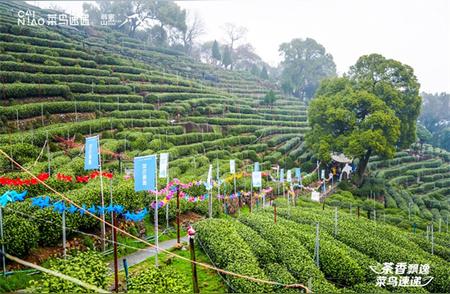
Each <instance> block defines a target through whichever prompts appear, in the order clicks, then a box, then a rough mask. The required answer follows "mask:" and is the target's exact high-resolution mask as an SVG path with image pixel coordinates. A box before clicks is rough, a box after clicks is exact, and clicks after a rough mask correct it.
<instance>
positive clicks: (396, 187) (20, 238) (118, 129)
mask: <svg viewBox="0 0 450 294" xmlns="http://www.w3.org/2000/svg"><path fill="white" fill-rule="evenodd" d="M27 8H30V9H33V10H35V11H36V13H37V14H38V15H46V14H47V13H51V12H52V11H50V10H43V9H39V8H36V7H33V6H30V5H28V4H26V3H20V4H19V3H18V2H9V1H2V0H0V81H1V83H2V84H1V93H0V95H1V99H0V150H2V152H3V151H4V152H5V153H6V154H7V156H9V157H11V158H12V159H14V161H15V162H17V163H18V164H19V165H21V166H23V167H24V168H25V169H27V170H29V171H30V172H31V173H33V174H34V175H41V176H42V175H44V176H45V175H46V173H49V178H48V179H46V183H47V184H48V185H50V186H51V187H53V188H54V189H56V190H57V191H58V192H60V193H63V194H64V196H66V197H68V198H69V199H70V200H71V201H73V202H74V203H77V204H79V205H84V206H83V207H84V209H85V210H87V211H89V212H90V210H89V209H92V211H94V212H95V211H97V212H99V211H100V208H99V207H101V205H102V203H101V199H100V194H101V193H104V194H105V195H106V196H105V199H106V200H105V202H107V203H106V205H110V206H112V204H113V203H114V204H118V205H121V206H122V208H123V212H124V214H125V211H126V212H132V213H137V212H142V211H144V210H143V209H145V212H147V209H148V213H147V214H146V215H145V218H144V219H141V220H140V221H136V222H134V221H129V219H125V217H124V214H123V215H121V216H120V218H119V222H118V223H119V224H118V227H120V228H121V229H123V230H126V231H127V232H129V233H130V234H131V235H133V236H134V237H135V238H141V241H142V239H145V240H146V241H145V242H147V241H148V242H154V232H153V230H154V229H155V228H154V226H153V224H154V220H153V213H154V212H155V208H154V207H152V206H151V205H152V204H153V202H154V201H155V199H156V197H155V195H154V194H150V195H149V193H145V192H135V191H134V186H133V181H132V180H130V176H131V174H132V171H131V169H132V168H133V158H134V157H137V156H142V155H151V154H161V153H168V154H169V167H170V168H169V177H168V179H163V180H162V181H160V180H158V181H160V182H159V183H158V188H159V189H163V188H165V187H166V185H167V186H168V187H169V188H171V187H172V186H169V185H168V183H169V182H170V181H171V180H173V179H175V178H177V179H179V180H180V181H181V182H182V183H186V185H185V186H186V187H183V188H180V187H178V186H177V187H176V188H175V189H176V191H177V193H176V195H177V196H176V197H178V196H179V194H180V192H182V193H183V195H185V197H184V196H181V197H182V198H181V199H182V200H181V206H180V212H181V214H182V215H183V217H186V220H185V222H184V225H186V224H188V223H190V222H196V223H195V225H194V227H195V228H196V230H197V231H198V240H199V241H200V242H201V243H199V245H200V247H199V248H197V250H198V254H200V256H199V259H200V260H201V261H202V262H207V263H208V264H211V265H214V266H216V267H218V268H220V269H223V270H226V271H229V272H232V273H235V274H236V275H244V276H246V277H247V278H238V277H236V275H235V276H233V275H222V274H220V275H219V274H218V272H216V271H214V270H210V271H207V270H206V269H204V268H203V269H202V270H203V272H201V273H200V274H201V276H203V277H207V278H208V277H209V278H211V277H212V278H211V279H212V284H211V285H209V286H210V287H212V288H214V289H216V288H217V289H220V291H223V292H227V291H229V292H238V293H247V292H248V293H251V292H258V293H259V292H277V293H299V292H301V290H299V289H290V288H285V287H284V286H285V285H288V284H289V285H291V284H303V285H306V286H307V287H309V288H312V289H313V291H314V292H315V293H316V292H318V293H374V291H375V292H379V293H385V289H381V288H379V287H376V286H375V282H376V277H375V275H374V274H373V273H372V272H371V270H370V269H369V266H370V265H373V266H376V265H380V264H383V263H385V262H394V263H397V262H398V263H400V262H408V263H416V264H425V263H427V264H430V266H431V274H430V275H431V276H433V277H434V280H433V282H432V283H431V284H430V285H429V286H427V287H426V288H419V287H405V288H396V289H393V288H392V287H387V288H386V289H387V290H389V291H394V292H402V291H403V292H404V293H427V292H432V293H448V292H450V280H449V279H450V276H449V268H450V267H449V260H450V250H449V241H448V240H449V234H448V217H449V214H450V153H449V152H447V151H445V150H443V149H439V148H435V147H433V146H431V145H424V146H422V145H421V144H419V143H416V144H414V145H413V146H411V147H410V148H409V149H407V150H397V152H396V153H395V156H394V157H393V158H392V159H386V158H382V157H379V156H371V157H370V160H369V163H368V171H367V173H366V174H365V176H366V180H365V182H364V183H363V184H362V185H361V187H357V186H356V185H355V184H354V183H353V182H351V181H342V182H341V183H335V182H333V183H332V184H331V185H330V184H327V185H328V186H327V187H329V188H330V190H329V191H328V192H327V193H324V194H323V196H324V197H323V198H322V199H321V201H322V202H323V203H320V204H318V203H313V202H311V200H310V198H311V191H312V189H313V188H314V189H316V190H320V189H321V183H320V182H319V181H318V179H317V173H318V170H317V169H316V162H318V160H317V158H316V157H315V156H314V154H313V151H312V150H311V149H308V148H307V146H306V143H305V136H306V134H307V132H308V131H309V129H310V127H309V124H308V121H307V107H308V105H307V104H306V103H305V102H303V100H300V99H299V98H298V97H293V96H290V95H286V94H284V92H283V91H282V87H281V85H280V82H279V81H276V80H272V79H262V78H260V77H258V76H256V75H253V74H251V73H250V72H247V71H237V70H228V69H224V68H222V67H220V66H213V65H210V64H206V63H201V62H199V61H197V60H195V59H193V58H191V57H189V56H187V55H186V54H184V53H182V52H180V51H176V50H173V49H168V48H163V47H153V46H150V45H148V44H146V43H145V42H143V41H141V40H139V39H135V38H131V37H129V36H128V35H125V34H123V33H120V32H119V31H117V30H114V29H112V28H108V27H100V26H98V27H96V26H88V27H76V28H75V27H72V28H71V27H62V26H54V27H52V26H36V27H33V26H18V25H17V11H18V10H19V9H27ZM271 94H274V95H275V97H276V99H275V102H273V103H271V102H270V101H269V100H270V99H269V98H270V95H271ZM268 97H269V98H268ZM383 105H384V103H383ZM312 108H313V107H311V109H312ZM311 113H313V112H312V111H311V112H310V114H311ZM414 128H415V126H414ZM412 129H413V128H412ZM90 135H99V136H100V147H101V159H102V168H103V171H105V172H107V173H111V175H110V177H109V178H106V177H105V178H103V177H102V176H101V175H100V176H98V174H94V175H93V174H91V173H88V172H86V171H85V170H84V154H83V153H84V144H85V138H86V137H88V136H90ZM308 138H309V137H308ZM327 155H329V152H327ZM7 156H4V154H0V195H6V196H8V195H7V193H8V191H10V190H14V191H15V192H17V193H22V192H24V191H26V193H27V195H26V198H25V199H22V200H23V201H22V200H21V201H10V202H15V203H7V204H8V205H5V206H4V207H3V208H2V213H3V215H2V216H3V227H4V240H3V241H4V242H3V244H4V245H5V246H6V250H5V251H6V252H8V253H10V254H12V255H14V256H18V257H20V258H24V259H27V260H30V261H32V262H35V263H40V264H43V265H44V266H46V267H53V268H54V269H55V268H56V270H61V271H63V267H60V268H58V267H57V266H56V265H55V264H56V263H55V264H53V263H52V262H49V261H48V260H51V259H52V258H49V257H51V256H52V255H56V256H60V255H61V254H62V252H61V247H62V246H61V244H62V240H61V226H62V219H63V218H62V215H61V213H59V212H58V210H57V209H55V206H53V207H52V206H47V207H45V206H42V207H39V203H38V200H43V199H44V198H45V197H47V196H48V197H49V198H48V199H50V201H52V202H53V203H58V202H57V201H59V200H61V197H60V195H57V194H56V193H54V191H53V190H51V189H48V188H47V187H45V186H44V185H39V184H20V183H19V184H17V182H20V181H19V180H18V179H23V181H24V182H26V181H31V179H30V178H31V176H30V175H29V174H28V173H26V172H24V171H23V170H21V169H20V168H19V167H18V165H15V164H14V163H13V162H11V161H10V160H9V159H8V158H7ZM230 159H234V160H236V171H237V173H236V174H237V175H236V183H235V184H236V187H235V186H234V181H233V180H235V179H234V178H233V176H232V175H231V173H230V165H229V160H230ZM255 162H258V163H259V164H260V167H261V171H263V179H262V189H258V190H259V191H256V190H255V189H256V188H254V187H253V186H252V179H251V175H250V172H251V171H253V166H254V163H255ZM210 165H212V166H213V175H212V177H213V178H214V180H216V179H215V178H216V168H217V169H218V171H217V173H218V177H219V178H220V181H218V182H220V187H218V190H216V187H217V186H214V189H213V192H212V193H211V192H208V191H207V190H206V188H205V187H204V185H202V184H201V183H200V182H199V181H205V180H206V178H207V176H208V169H209V167H210ZM275 166H279V167H281V168H284V172H286V173H287V171H288V170H292V169H293V168H298V167H300V168H301V170H302V175H303V185H304V186H305V187H306V189H305V188H303V187H300V185H294V186H293V187H291V188H290V187H289V186H288V184H286V183H283V184H280V183H279V182H276V181H273V177H275V175H276V171H275V170H274V167H275ZM322 168H324V169H326V170H327V174H328V172H329V171H330V170H331V165H327V164H326V163H323V162H322V165H321V169H322ZM292 176H293V177H294V173H293V174H292ZM67 177H69V178H70V180H66V179H67ZM100 179H102V183H103V182H104V185H103V186H102V188H100V181H101V180H100ZM294 182H295V181H294ZM11 183H13V184H11ZM27 183H29V182H27ZM187 183H189V184H187ZM177 185H178V184H177ZM174 186H175V185H174ZM179 186H182V185H179ZM103 188H104V189H103ZM169 188H167V189H165V190H163V191H164V196H162V198H163V199H164V200H167V203H168V205H166V206H164V208H163V209H161V210H159V211H158V216H159V227H160V228H161V229H162V228H164V229H162V230H161V231H163V232H162V233H161V238H162V239H163V240H170V239H174V238H175V237H176V236H175V235H174V234H175V233H174V230H173V228H174V227H175V219H176V213H177V211H176V201H175V198H170V197H169V196H168V195H169V194H170V192H171V191H170V189H169ZM265 189H267V190H265ZM216 191H217V192H216ZM235 191H238V192H239V193H242V194H240V195H242V196H240V197H241V198H239V199H236V198H232V197H231V196H232V195H233V196H235V195H236V194H234V193H235ZM266 191H268V192H266ZM172 192H173V191H172ZM257 192H258V193H257ZM285 192H287V193H285ZM219 194H220V196H221V197H219ZM205 195H207V196H206V199H208V197H211V198H213V200H212V206H213V209H212V210H213V212H212V216H213V217H214V218H213V219H209V220H201V219H203V218H206V217H207V216H208V213H209V210H208V201H203V200H205V197H204V196H205ZM252 195H253V196H252ZM285 195H286V199H280V198H282V196H285ZM288 195H289V196H288ZM6 196H5V197H6ZM165 196H167V198H164V197H165ZM172 196H173V195H172ZM191 196H192V197H191ZM1 197H3V196H1ZM201 197H203V198H201ZM252 197H254V198H252ZM266 197H267V198H266ZM289 197H291V198H289ZM224 198H225V199H224ZM277 198H278V199H277ZM36 199H37V200H36ZM194 199H195V200H194ZM262 199H264V200H262ZM159 200H160V201H161V198H159ZM270 200H272V201H273V203H276V207H278V220H277V223H274V219H273V207H272V206H271V205H272V202H270V205H269V201H270ZM287 200H288V201H289V202H288V201H287ZM110 201H111V203H110ZM241 201H243V202H245V205H242V203H241ZM263 201H264V202H266V201H267V205H266V206H267V207H266V208H264V207H263V206H264V204H266V203H264V204H263ZM36 203H38V204H36ZM59 203H64V202H59ZM164 204H166V203H164ZM38 207H39V208H38ZM66 208H67V210H69V209H71V208H73V207H69V203H67V207H64V209H66ZM102 209H104V208H102ZM360 210H361V211H360ZM74 211H76V212H77V213H70V214H69V213H68V214H67V215H64V220H65V222H66V223H67V228H68V229H67V240H69V241H68V244H69V245H70V246H69V247H70V248H69V251H70V252H72V253H73V252H78V251H81V250H83V251H84V250H85V249H88V248H91V249H96V250H98V251H100V249H101V246H102V245H103V244H101V243H102V242H101V241H102V240H100V239H101V237H99V236H100V225H99V222H98V220H96V219H94V218H92V217H90V216H88V215H84V212H82V210H78V211H77V209H75V210H74ZM337 211H338V212H339V220H337V219H336V213H337ZM356 211H358V215H357V214H356V213H357V212H356ZM80 212H82V213H80ZM102 214H103V215H106V213H104V212H103V213H102ZM359 214H361V215H359ZM97 215H100V213H98V214H97ZM106 220H107V221H111V220H112V216H110V215H109V214H108V215H107V216H106ZM199 220H200V221H199ZM197 221H198V222H197ZM316 223H320V230H321V231H320V233H319V235H320V241H321V242H322V243H321V244H322V245H321V246H322V247H320V254H319V255H320V262H317V258H318V257H317V255H316V253H317V252H315V242H316ZM116 224H117V223H116ZM431 225H432V226H433V227H432V226H431ZM183 230H184V229H183ZM336 230H338V231H336ZM431 230H433V231H432V233H431ZM184 231H185V230H184ZM433 234H434V235H433ZM111 235H112V232H111V230H110V229H109V228H108V229H107V232H106V238H107V239H108V240H109V241H110V239H111V238H112V237H111ZM430 236H433V237H430ZM103 241H104V240H103ZM119 242H120V246H119V255H120V256H121V257H123V256H125V255H127V254H129V253H132V252H135V251H139V250H142V249H143V248H145V247H146V246H147V245H148V244H147V245H145V244H142V243H138V242H137V241H136V240H133V238H131V237H129V236H126V234H119ZM111 243H112V241H111ZM106 247H107V249H108V250H107V252H106V253H105V254H104V255H103V256H101V257H96V258H98V260H101V261H110V260H111V259H112V256H111V255H112V253H111V252H112V247H113V246H112V244H107V245H106ZM180 251H181V250H180ZM187 252H188V251H186V252H184V253H183V252H181V253H180V254H181V255H183V254H184V255H183V256H186V257H187V255H188V253H187ZM166 257H167V260H165V262H166V264H165V265H164V266H163V267H164V268H166V267H167V268H169V269H174V270H175V271H177V270H178V271H180V273H181V275H182V276H183V275H184V276H188V277H190V276H189V275H190V265H189V266H186V264H188V263H186V264H184V266H182V265H180V263H181V262H182V260H181V259H179V260H177V261H178V262H179V263H176V262H175V263H174V264H175V265H174V264H171V262H172V261H171V259H170V258H169V257H168V256H166ZM87 259H88V258H87ZM151 261H153V260H151ZM242 261H245V262H242ZM61 262H62V261H61ZM146 262H149V260H147V261H146ZM92 263H94V264H95V263H96V262H92ZM318 263H319V264H318ZM61 264H62V263H61ZM8 266H9V267H10V269H11V270H17V269H22V268H23V267H20V266H17V265H16V264H14V263H13V262H8ZM89 266H91V265H86V267H89ZM98 266H99V268H101V267H102V265H98ZM141 266H142V265H141ZM178 266H179V267H180V268H181V269H180V268H177V267H178ZM199 267H200V266H199ZM136 268H138V267H135V268H134V272H141V269H140V268H139V270H138V269H136ZM100 271H104V272H106V271H107V270H106V269H104V268H101V269H99V270H98V272H100ZM132 272H133V270H132ZM134 272H133V273H134ZM67 274H72V272H69V273H67ZM168 275H169V276H170V275H171V274H170V273H169V274H168ZM174 276H176V275H174ZM46 277H47V276H43V275H41V274H40V275H37V277H31V278H30V277H27V278H26V279H25V280H26V281H25V282H23V283H22V281H19V282H18V285H17V286H16V285H14V286H11V285H13V283H12V282H9V285H8V281H9V280H8V278H4V279H0V292H2V291H5V292H6V291H14V290H17V289H22V288H25V287H27V286H28V279H31V280H35V283H37V284H39V281H41V280H40V279H43V280H45V279H46ZM105 277H106V274H105ZM248 277H252V278H258V279H262V280H264V281H266V282H267V281H268V280H270V281H274V282H275V283H261V282H259V283H256V282H254V281H250V279H248ZM80 279H81V278H80ZM111 279H112V278H111ZM155 279H156V278H155ZM176 279H177V277H174V278H173V281H174V283H175V284H176V283H177V280H176ZM136 280H139V278H136ZM36 281H38V282H36ZM56 281H58V280H56ZM121 281H122V282H123V283H125V278H123V277H122V276H121ZM189 283H191V281H190V279H189ZM205 283H206V284H208V282H205ZM110 284H112V282H111V281H110V280H106V278H104V280H102V283H99V286H101V287H104V285H108V287H109V286H110ZM5 285H6V286H5ZM189 286H190V284H189ZM203 287H204V288H202V291H203V289H205V292H206V290H208V289H209V288H208V285H203ZM43 289H44V290H45V289H46V288H42V289H40V290H42V291H44V290H43ZM63 289H64V290H65V291H66V292H70V291H75V290H76V289H78V290H79V289H81V288H63ZM105 289H106V288H105ZM108 289H109V288H108ZM135 289H140V288H139V287H137V288H135ZM40 290H36V291H37V292H39V291H40ZM140 290H142V289H140ZM169 290H170V289H169Z"/></svg>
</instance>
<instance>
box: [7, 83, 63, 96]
mask: <svg viewBox="0 0 450 294" xmlns="http://www.w3.org/2000/svg"><path fill="white" fill-rule="evenodd" d="M69 93H70V88H69V87H68V86H66V85H41V84H21V83H14V84H4V85H3V90H2V96H3V98H4V99H10V98H28V97H49V96H61V97H67V96H68V95H69Z"/></svg>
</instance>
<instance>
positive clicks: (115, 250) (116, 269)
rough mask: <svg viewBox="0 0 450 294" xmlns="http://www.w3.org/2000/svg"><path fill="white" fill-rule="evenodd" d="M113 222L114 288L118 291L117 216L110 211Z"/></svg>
mask: <svg viewBox="0 0 450 294" xmlns="http://www.w3.org/2000/svg"><path fill="white" fill-rule="evenodd" d="M112 216H113V217H112V223H113V241H114V290H115V291H116V292H119V263H118V261H117V218H116V215H115V214H114V212H113V213H112Z"/></svg>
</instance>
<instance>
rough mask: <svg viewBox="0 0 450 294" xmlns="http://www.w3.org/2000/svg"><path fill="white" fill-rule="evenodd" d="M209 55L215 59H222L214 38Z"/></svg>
mask: <svg viewBox="0 0 450 294" xmlns="http://www.w3.org/2000/svg"><path fill="white" fill-rule="evenodd" d="M211 57H212V58H214V59H215V60H216V61H221V60H222V55H221V54H220V48H219V43H218V42H217V41H216V40H214V43H213V45H212V48H211Z"/></svg>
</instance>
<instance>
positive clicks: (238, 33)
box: [223, 23, 247, 50]
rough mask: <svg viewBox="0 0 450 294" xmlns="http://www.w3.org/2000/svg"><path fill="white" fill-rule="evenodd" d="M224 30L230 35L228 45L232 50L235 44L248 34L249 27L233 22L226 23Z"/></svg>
mask: <svg viewBox="0 0 450 294" xmlns="http://www.w3.org/2000/svg"><path fill="white" fill-rule="evenodd" d="M223 30H224V31H225V33H226V34H227V37H228V46H229V47H230V49H231V50H233V49H234V44H235V43H236V42H237V41H239V40H240V39H242V38H244V37H245V35H246V34H247V29H246V28H244V27H241V26H237V25H235V24H233V23H226V24H225V25H224V26H223Z"/></svg>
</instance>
